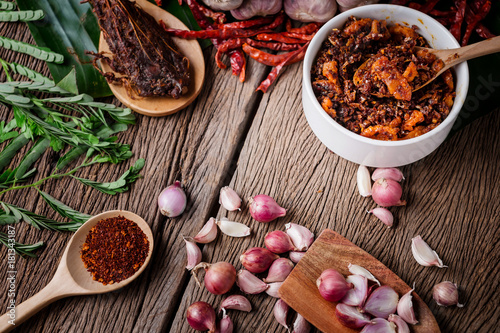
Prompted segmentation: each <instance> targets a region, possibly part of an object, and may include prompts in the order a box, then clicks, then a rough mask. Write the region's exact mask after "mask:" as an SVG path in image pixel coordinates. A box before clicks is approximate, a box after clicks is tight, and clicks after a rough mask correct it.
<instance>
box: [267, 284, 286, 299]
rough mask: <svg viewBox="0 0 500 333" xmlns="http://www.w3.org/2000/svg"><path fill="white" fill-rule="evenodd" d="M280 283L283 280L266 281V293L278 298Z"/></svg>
mask: <svg viewBox="0 0 500 333" xmlns="http://www.w3.org/2000/svg"><path fill="white" fill-rule="evenodd" d="M282 284H283V282H273V283H268V284H267V285H268V286H269V288H267V289H266V294H268V295H269V296H272V297H276V298H280V295H279V294H278V289H280V287H281V285H282Z"/></svg>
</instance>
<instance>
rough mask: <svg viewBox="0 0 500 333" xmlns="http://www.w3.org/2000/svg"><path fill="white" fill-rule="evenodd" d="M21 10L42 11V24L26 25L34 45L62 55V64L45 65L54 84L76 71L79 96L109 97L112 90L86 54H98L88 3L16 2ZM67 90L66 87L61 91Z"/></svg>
mask: <svg viewBox="0 0 500 333" xmlns="http://www.w3.org/2000/svg"><path fill="white" fill-rule="evenodd" d="M16 2H17V5H18V6H19V8H20V9H22V10H37V9H41V10H43V11H44V13H45V19H44V22H43V24H39V23H38V22H30V23H28V26H29V28H30V31H31V34H32V35H33V38H34V39H35V41H36V43H37V45H39V46H42V47H48V48H50V49H51V50H53V51H55V52H58V53H60V54H62V55H63V56H64V63H63V64H62V65H55V64H48V66H49V70H50V73H51V74H52V77H53V78H54V81H55V82H56V83H58V82H59V81H61V80H62V79H63V78H64V77H66V76H67V75H68V73H70V71H71V70H73V69H75V71H76V83H77V85H78V92H77V93H78V94H81V93H87V94H89V95H91V96H93V97H103V96H110V95H111V90H110V89H109V86H108V84H107V82H106V80H105V79H104V77H103V76H102V75H101V74H100V73H99V72H98V71H97V70H96V69H95V68H94V67H93V66H92V63H91V62H92V57H90V56H89V55H87V54H85V51H94V52H96V51H97V48H98V45H99V34H100V29H99V25H98V24H97V20H96V18H95V16H94V15H93V13H92V10H91V8H90V5H89V4H88V3H83V4H80V0H65V1H60V0H16ZM64 89H66V88H64Z"/></svg>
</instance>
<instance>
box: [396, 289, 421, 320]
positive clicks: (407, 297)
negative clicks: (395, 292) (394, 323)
mask: <svg viewBox="0 0 500 333" xmlns="http://www.w3.org/2000/svg"><path fill="white" fill-rule="evenodd" d="M412 292H413V289H412V290H410V291H409V292H407V293H406V294H404V295H403V297H401V299H400V300H399V302H398V315H399V316H400V317H401V318H403V320H404V321H405V322H407V323H408V324H412V325H415V324H417V323H418V320H417V318H416V317H415V312H414V311H413V302H412V301H411V299H412V297H413V296H412V295H411V293H412Z"/></svg>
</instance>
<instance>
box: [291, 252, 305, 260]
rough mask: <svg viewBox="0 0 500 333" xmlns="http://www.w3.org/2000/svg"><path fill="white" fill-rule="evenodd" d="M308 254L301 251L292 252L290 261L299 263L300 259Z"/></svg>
mask: <svg viewBox="0 0 500 333" xmlns="http://www.w3.org/2000/svg"><path fill="white" fill-rule="evenodd" d="M304 254H306V253H305V252H299V251H292V252H290V254H289V255H288V256H289V257H290V260H291V261H292V262H294V263H298V262H299V261H300V259H302V257H303V256H304Z"/></svg>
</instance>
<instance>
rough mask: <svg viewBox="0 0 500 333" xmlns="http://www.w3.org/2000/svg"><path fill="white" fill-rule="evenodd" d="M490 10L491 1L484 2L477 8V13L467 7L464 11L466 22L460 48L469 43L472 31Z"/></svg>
mask: <svg viewBox="0 0 500 333" xmlns="http://www.w3.org/2000/svg"><path fill="white" fill-rule="evenodd" d="M490 9H491V1H490V0H486V1H484V2H483V3H482V5H481V6H480V7H479V8H478V10H477V12H476V13H474V11H473V10H472V8H471V7H470V6H467V7H466V9H465V19H466V22H467V28H466V29H465V33H464V37H463V38H462V46H465V45H467V43H468V42H469V38H470V36H471V34H472V31H474V30H475V29H476V26H477V24H478V23H479V22H480V21H481V20H483V19H484V18H485V17H486V15H488V13H489V12H490Z"/></svg>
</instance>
